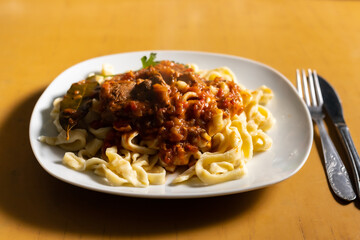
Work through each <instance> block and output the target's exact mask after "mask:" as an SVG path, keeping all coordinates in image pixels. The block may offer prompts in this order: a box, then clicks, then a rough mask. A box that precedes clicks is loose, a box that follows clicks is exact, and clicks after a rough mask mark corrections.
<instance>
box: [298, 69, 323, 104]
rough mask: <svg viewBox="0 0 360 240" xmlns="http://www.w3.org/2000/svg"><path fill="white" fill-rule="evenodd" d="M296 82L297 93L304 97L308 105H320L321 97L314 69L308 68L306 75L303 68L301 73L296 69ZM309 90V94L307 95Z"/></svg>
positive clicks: (321, 102)
mask: <svg viewBox="0 0 360 240" xmlns="http://www.w3.org/2000/svg"><path fill="white" fill-rule="evenodd" d="M296 84H297V90H298V94H299V95H300V97H302V98H304V99H305V102H306V104H307V105H308V106H319V107H321V106H322V104H323V97H322V94H321V89H320V85H319V79H318V75H317V73H316V70H313V71H312V70H311V69H308V76H306V72H305V70H304V69H302V71H301V73H300V70H299V69H296ZM309 92H310V94H311V95H309ZM310 96H311V97H310Z"/></svg>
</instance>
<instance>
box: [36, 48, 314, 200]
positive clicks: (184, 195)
mask: <svg viewBox="0 0 360 240" xmlns="http://www.w3.org/2000/svg"><path fill="white" fill-rule="evenodd" d="M150 52H155V53H166V54H172V53H176V54H196V55H208V56H212V57H226V58H230V59H234V60H241V61H245V62H249V63H252V64H255V65H258V66H260V67H263V68H266V69H267V70H269V71H271V72H273V73H275V74H276V75H278V76H279V77H280V78H281V79H282V80H283V82H285V83H286V84H287V85H288V86H289V87H290V89H292V91H293V94H295V95H296V97H297V98H298V99H300V97H299V96H298V95H297V92H296V89H295V87H294V86H293V85H292V84H291V82H290V81H289V80H288V79H287V78H286V77H285V76H284V75H283V74H282V73H280V72H279V71H278V70H276V69H274V68H272V67H270V66H269V65H266V64H264V63H262V62H258V61H256V60H253V59H249V58H245V57H241V56H235V55H230V54H223V53H215V52H205V51H189V50H142V51H130V52H120V53H113V54H107V55H101V56H97V57H92V58H89V59H86V60H83V61H81V62H78V63H76V64H73V65H72V66H70V67H68V68H66V69H65V70H64V71H62V72H61V73H60V74H58V75H57V76H56V77H55V78H54V79H53V80H52V81H51V82H50V83H49V84H48V85H47V86H46V89H45V90H44V91H43V93H42V94H41V96H40V97H39V99H38V100H37V102H36V104H35V105H34V108H33V111H32V113H31V118H30V122H29V140H30V145H31V149H32V151H33V154H34V156H35V158H36V160H37V162H38V163H39V164H40V166H41V167H42V168H43V169H44V170H45V171H46V172H47V173H49V174H50V175H51V176H53V177H55V178H57V179H59V180H61V181H63V182H66V183H69V184H71V185H74V186H77V187H81V188H84V189H89V190H93V191H97V192H102V193H107V194H113V195H120V196H126V197H138V198H157V199H183V198H205V197H215V196H225V195H230V194H236V193H242V192H247V191H252V190H256V189H260V188H264V187H268V186H271V185H274V184H276V183H279V182H282V181H284V180H286V179H288V178H290V177H292V176H293V175H294V174H296V173H297V172H298V171H299V170H300V169H301V168H302V167H303V166H304V164H305V163H306V161H307V159H308V157H309V154H310V151H311V147H312V142H313V125H312V120H311V116H310V113H309V111H308V109H307V107H306V105H305V103H304V101H302V100H301V99H300V100H301V101H300V103H301V104H302V107H303V110H305V111H304V112H305V118H306V120H307V123H309V127H310V128H309V130H308V133H309V135H308V139H307V141H306V142H307V147H306V150H305V151H304V152H303V158H302V160H301V162H300V164H299V165H298V166H297V168H295V169H294V170H293V171H292V172H291V173H290V174H289V175H288V176H286V177H283V178H281V179H278V180H275V181H270V182H269V183H267V184H262V185H259V186H253V187H252V186H250V187H245V188H242V189H237V188H235V189H232V190H224V191H219V192H210V193H208V192H205V193H201V192H200V193H196V194H194V193H172V194H154V193H152V194H149V193H139V192H129V191H126V192H123V191H116V190H115V189H116V187H114V186H111V188H113V189H114V190H112V189H110V190H109V189H102V188H100V189H99V188H98V187H96V186H87V185H83V184H80V183H77V182H74V181H71V180H69V179H67V178H65V177H62V176H58V175H56V174H54V173H53V172H52V171H50V170H49V169H48V168H47V167H46V166H45V165H44V163H43V162H42V161H41V160H40V158H41V157H40V156H39V154H38V153H37V151H36V150H35V147H34V145H35V141H38V138H37V137H35V138H34V137H33V136H32V130H33V125H34V121H35V120H34V119H35V114H36V112H37V111H36V110H38V108H39V105H40V103H41V102H42V101H41V100H42V98H43V97H44V96H45V95H46V93H47V91H48V89H49V88H50V86H51V85H52V84H53V83H54V82H56V80H57V79H58V78H61V76H62V75H64V74H65V73H66V72H67V71H70V70H72V69H73V68H76V67H78V66H79V65H81V64H84V63H86V62H91V61H94V60H96V59H98V58H102V57H115V56H121V55H126V54H148V53H150ZM39 110H40V109H39ZM74 171H75V170H74ZM160 186H164V187H165V185H160ZM106 187H108V186H106ZM129 188H134V187H129ZM135 189H138V188H135Z"/></svg>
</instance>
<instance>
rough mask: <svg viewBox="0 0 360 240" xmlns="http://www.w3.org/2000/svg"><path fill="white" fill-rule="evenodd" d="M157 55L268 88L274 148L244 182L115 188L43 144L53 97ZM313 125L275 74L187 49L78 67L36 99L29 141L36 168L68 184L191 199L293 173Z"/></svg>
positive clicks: (255, 162)
mask: <svg viewBox="0 0 360 240" xmlns="http://www.w3.org/2000/svg"><path fill="white" fill-rule="evenodd" d="M150 52H156V53H157V60H173V61H176V62H181V63H195V64H197V65H198V66H199V67H200V69H211V68H217V67H220V66H227V67H229V68H230V69H231V70H232V71H233V72H234V73H235V75H236V77H237V80H238V82H240V83H241V84H243V85H244V86H245V87H247V88H249V89H255V88H257V87H259V86H261V85H266V86H268V87H270V88H271V89H272V90H273V91H274V95H275V97H274V98H273V100H272V101H271V102H270V103H269V104H268V105H267V107H268V108H269V109H270V111H271V112H272V113H273V115H274V117H275V118H276V124H275V126H274V127H273V128H272V129H271V130H270V131H269V132H268V134H269V135H270V137H271V138H272V139H273V146H272V148H271V149H270V150H269V151H267V152H264V153H260V154H255V156H254V158H253V159H252V160H251V161H250V162H249V163H248V164H247V168H248V173H247V175H245V176H244V177H243V178H241V179H239V180H235V181H230V182H225V183H221V184H217V185H212V186H195V185H191V184H181V185H176V186H174V185H171V184H170V182H171V180H172V179H173V177H174V176H173V175H170V174H169V176H168V179H167V181H166V184H165V185H162V186H150V187H147V188H133V187H113V186H109V185H107V183H106V182H105V181H104V180H103V179H102V178H101V177H98V176H96V175H95V174H94V173H93V172H90V171H89V172H85V173H84V172H77V171H74V170H72V169H70V168H67V167H66V166H64V165H62V163H61V161H62V157H63V154H64V151H63V150H61V149H59V148H57V147H51V146H48V145H46V144H44V143H41V142H39V141H38V140H37V138H38V137H39V136H41V135H46V136H55V135H56V131H55V127H54V126H53V124H52V121H51V118H50V116H49V113H50V110H51V108H52V102H53V100H54V98H56V97H59V96H63V95H64V94H65V93H66V91H67V89H68V88H69V87H70V85H71V84H72V83H74V82H77V81H79V80H81V79H84V77H86V76H87V75H88V74H89V73H90V72H99V71H100V70H101V66H102V64H103V63H110V64H112V65H113V66H114V69H115V72H116V73H122V72H124V71H127V70H136V69H139V68H141V61H140V58H141V57H142V56H144V55H146V56H149V54H150ZM312 135H313V130H312V123H311V118H310V115H309V113H308V111H307V109H306V106H305V105H304V103H303V101H302V100H301V99H300V98H299V97H298V95H297V94H296V90H295V88H294V87H293V86H292V85H291V83H290V82H289V81H288V80H287V79H286V78H285V77H284V76H283V75H281V74H280V73H279V72H277V71H276V70H274V69H272V68H270V67H268V66H266V65H264V64H261V63H258V62H255V61H252V60H248V59H245V58H240V57H235V56H229V55H221V54H212V53H203V52H189V51H143V52H132V53H121V54H114V55H108V56H102V57H97V58H93V59H90V60H87V61H84V62H81V63H79V64H76V65H74V66H72V67H70V68H69V69H67V70H66V71H64V72H63V73H61V74H60V75H59V76H58V77H57V78H55V80H54V81H53V82H52V83H51V84H50V85H49V86H48V87H47V89H46V90H45V91H44V93H43V94H42V95H41V97H40V98H39V100H38V102H37V104H36V105H35V108H34V110H33V113H32V117H31V121H30V142H31V146H32V149H33V152H34V154H35V156H36V158H37V160H38V161H39V163H40V165H41V166H42V167H43V168H44V169H45V170H46V171H47V172H48V173H50V174H51V175H53V176H54V177H56V178H58V179H60V180H63V181H65V182H68V183H70V184H73V185H76V186H79V187H83V188H87V189H91V190H95V191H100V192H106V193H111V194H117V195H124V196H132V197H145V198H195V197H210V196H219V195H227V194H234V193H240V192H245V191H249V190H253V189H258V188H262V187H265V186H269V185H271V184H274V183H278V182H280V181H283V180H285V179H287V178H289V177H290V176H292V175H293V174H295V173H296V172H297V171H299V169H300V168H301V167H302V166H303V165H304V163H305V161H306V159H307V157H308V155H309V151H310V147H311V144H312V137H313V136H312Z"/></svg>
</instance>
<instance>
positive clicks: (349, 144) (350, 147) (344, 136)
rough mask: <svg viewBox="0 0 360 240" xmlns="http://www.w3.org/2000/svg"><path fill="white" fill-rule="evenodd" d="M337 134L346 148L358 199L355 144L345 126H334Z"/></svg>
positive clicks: (358, 166) (359, 183)
mask: <svg viewBox="0 0 360 240" xmlns="http://www.w3.org/2000/svg"><path fill="white" fill-rule="evenodd" d="M336 127H337V130H338V132H339V134H340V135H341V140H342V142H343V144H344V146H345V148H346V153H347V155H348V157H349V159H350V163H351V164H350V165H351V167H352V170H353V175H354V179H355V184H356V192H357V194H358V197H359V198H360V177H359V173H360V158H359V154H358V153H357V151H356V148H355V144H354V142H353V140H352V138H351V135H350V131H349V128H348V127H347V126H346V125H345V124H338V125H336Z"/></svg>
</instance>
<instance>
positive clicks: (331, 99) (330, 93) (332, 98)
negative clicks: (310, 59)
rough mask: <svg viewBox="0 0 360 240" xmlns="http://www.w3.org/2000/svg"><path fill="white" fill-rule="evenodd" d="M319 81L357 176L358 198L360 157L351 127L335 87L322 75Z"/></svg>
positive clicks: (357, 189) (327, 107) (325, 102)
mask: <svg viewBox="0 0 360 240" xmlns="http://www.w3.org/2000/svg"><path fill="white" fill-rule="evenodd" d="M318 77H319V83H320V88H321V92H322V95H323V98H324V106H325V109H326V112H327V113H328V115H329V117H330V119H331V121H332V122H333V124H334V125H335V127H336V129H337V132H338V134H339V135H340V138H341V141H342V143H343V145H344V147H345V149H346V153H347V155H348V157H349V159H350V165H351V168H352V171H353V175H354V178H355V186H356V192H357V195H358V198H359V197H360V177H359V174H360V159H359V154H358V153H357V151H356V148H355V145H354V142H353V140H352V138H351V135H350V131H349V128H348V127H347V125H346V123H345V119H344V115H343V111H342V107H341V101H340V98H339V96H338V95H337V93H336V92H335V89H334V88H333V87H332V86H331V85H330V83H328V82H327V81H326V80H325V79H324V78H322V77H321V76H318Z"/></svg>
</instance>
